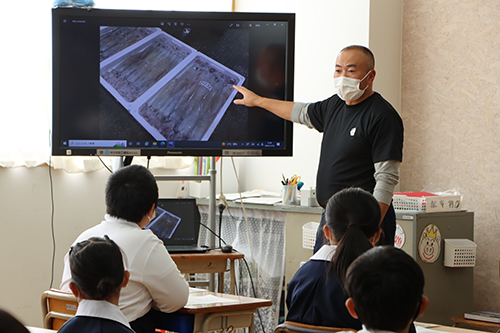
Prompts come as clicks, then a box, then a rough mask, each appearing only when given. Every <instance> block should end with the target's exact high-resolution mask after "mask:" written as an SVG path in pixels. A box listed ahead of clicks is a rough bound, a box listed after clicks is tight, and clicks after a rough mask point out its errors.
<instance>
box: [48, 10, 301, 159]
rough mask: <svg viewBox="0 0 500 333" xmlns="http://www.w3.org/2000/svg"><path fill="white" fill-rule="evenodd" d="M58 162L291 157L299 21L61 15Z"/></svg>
mask: <svg viewBox="0 0 500 333" xmlns="http://www.w3.org/2000/svg"><path fill="white" fill-rule="evenodd" d="M52 21H53V22H52V25H53V127H52V154H53V155H120V156H134V155H142V156H168V155H189V156H229V155H234V156H260V155H262V156H291V155H292V124H291V123H290V122H289V121H285V120H283V119H281V118H279V117H277V116H275V115H273V114H272V113H270V112H268V111H265V110H262V109H259V108H247V107H245V106H242V105H236V104H234V103H233V100H234V99H235V98H239V97H241V96H239V94H237V91H236V90H235V89H233V85H243V86H245V87H247V88H249V89H250V90H253V91H254V92H256V93H257V94H259V95H261V96H266V97H271V98H277V99H281V100H293V72H294V71H293V70H294V31H295V15H294V14H284V13H238V12H220V13H214V12H179V11H140V10H109V9H91V10H86V9H76V8H54V9H53V10H52Z"/></svg>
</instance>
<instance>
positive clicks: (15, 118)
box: [0, 0, 231, 172]
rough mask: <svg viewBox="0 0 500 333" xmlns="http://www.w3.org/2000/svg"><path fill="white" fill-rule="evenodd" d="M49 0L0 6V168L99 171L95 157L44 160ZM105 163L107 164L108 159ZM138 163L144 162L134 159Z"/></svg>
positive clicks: (194, 3) (127, 3)
mask: <svg viewBox="0 0 500 333" xmlns="http://www.w3.org/2000/svg"><path fill="white" fill-rule="evenodd" d="M94 2H95V8H113V9H149V10H193V11H229V10H231V0H210V1H208V0H189V1H188V0H186V1H176V0H134V1H131V0H94ZM53 3H54V1H53V0H28V1H21V2H20V1H5V2H3V3H2V12H3V14H4V15H3V17H2V20H0V29H1V30H0V31H2V51H3V52H2V61H1V62H0V66H1V67H0V68H1V73H2V75H1V78H2V81H3V82H2V88H1V89H0V91H1V95H0V97H1V101H2V106H1V109H0V110H1V111H0V166H1V167H17V166H27V167H35V166H38V165H41V164H45V163H46V164H48V163H50V162H52V165H54V167H57V168H62V169H65V170H67V171H68V172H83V171H93V170H96V169H100V168H102V167H103V165H102V163H101V162H100V161H99V160H98V159H97V158H95V157H57V158H53V159H52V160H51V159H50V138H51V133H50V129H51V122H52V116H51V115H52V73H51V65H52V64H51V61H52V42H51V29H52V27H51V8H52V5H53ZM107 162H110V161H109V160H108V161H107ZM134 163H136V159H134ZM139 163H146V162H145V159H143V160H141V159H139ZM191 164H192V158H182V157H169V158H161V159H152V160H151V161H150V167H152V168H183V167H187V166H189V165H191Z"/></svg>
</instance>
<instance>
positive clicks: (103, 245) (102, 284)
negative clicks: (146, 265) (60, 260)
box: [69, 236, 125, 300]
mask: <svg viewBox="0 0 500 333" xmlns="http://www.w3.org/2000/svg"><path fill="white" fill-rule="evenodd" d="M69 263H70V268H71V280H72V282H73V283H74V284H75V285H76V286H77V287H78V288H79V289H80V290H82V291H83V292H84V293H85V294H87V295H88V296H89V297H90V298H91V299H94V300H105V299H107V298H108V297H110V296H111V295H113V293H115V292H119V290H120V287H121V286H122V283H123V279H124V275H125V272H124V271H125V270H124V264H123V255H122V252H121V250H120V248H119V247H118V245H116V243H115V242H113V241H112V240H111V239H109V238H108V236H104V238H98V237H93V238H90V239H88V240H86V241H83V242H80V243H78V244H76V245H74V246H73V247H71V250H70V252H69Z"/></svg>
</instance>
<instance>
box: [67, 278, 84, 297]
mask: <svg viewBox="0 0 500 333" xmlns="http://www.w3.org/2000/svg"><path fill="white" fill-rule="evenodd" d="M69 289H71V292H72V293H73V295H75V298H76V299H77V300H78V301H80V300H81V299H82V295H81V291H80V289H79V288H78V287H77V286H76V284H74V283H73V282H70V283H69Z"/></svg>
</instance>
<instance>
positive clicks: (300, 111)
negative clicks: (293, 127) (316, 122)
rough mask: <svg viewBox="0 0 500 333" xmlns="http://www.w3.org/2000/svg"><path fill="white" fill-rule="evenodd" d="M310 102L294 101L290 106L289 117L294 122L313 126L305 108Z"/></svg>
mask: <svg viewBox="0 0 500 333" xmlns="http://www.w3.org/2000/svg"><path fill="white" fill-rule="evenodd" d="M309 104H311V103H300V102H295V103H294V104H293V107H292V113H291V115H290V119H292V121H293V122H294V123H299V124H302V125H306V126H307V127H309V128H314V126H313V124H312V123H311V119H309V114H308V113H307V108H308V106H309Z"/></svg>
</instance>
